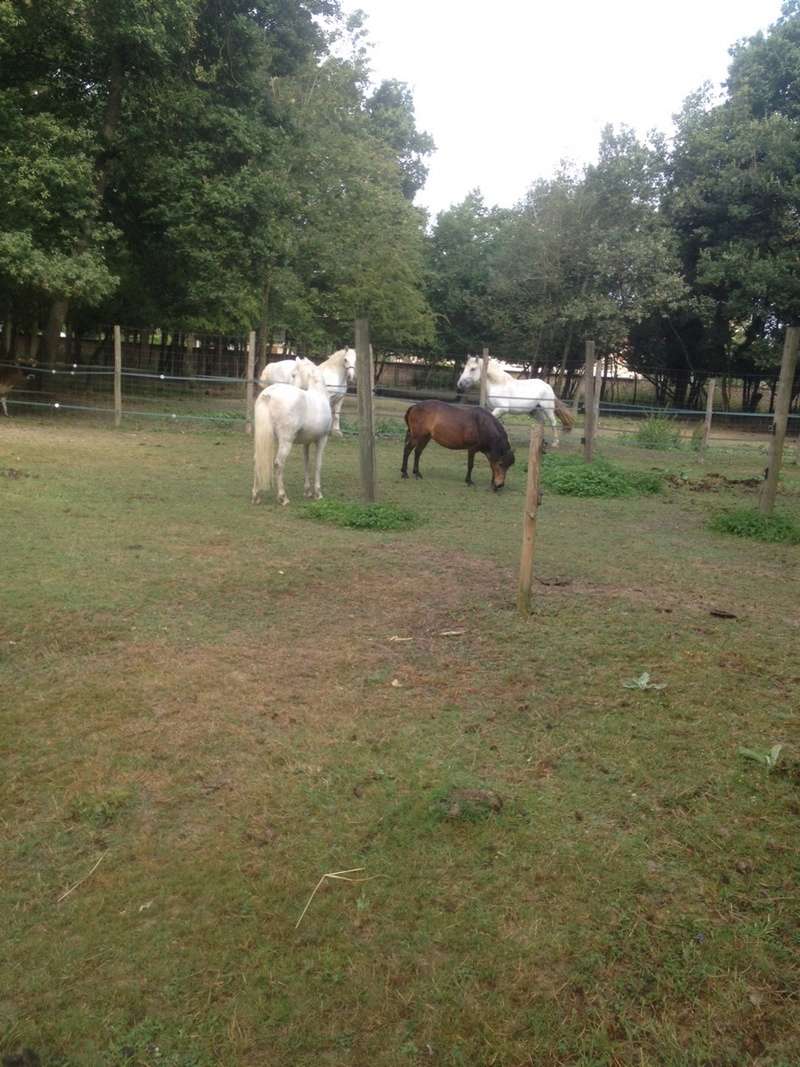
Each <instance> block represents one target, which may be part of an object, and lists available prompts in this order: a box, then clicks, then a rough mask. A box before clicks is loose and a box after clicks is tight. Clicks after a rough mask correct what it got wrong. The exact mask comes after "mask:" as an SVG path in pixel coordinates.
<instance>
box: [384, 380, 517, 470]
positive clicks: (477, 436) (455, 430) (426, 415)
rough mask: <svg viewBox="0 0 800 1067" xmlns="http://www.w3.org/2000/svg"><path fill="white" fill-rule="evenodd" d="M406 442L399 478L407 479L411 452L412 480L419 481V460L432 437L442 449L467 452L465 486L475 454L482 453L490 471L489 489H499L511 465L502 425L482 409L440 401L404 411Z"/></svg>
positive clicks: (426, 402) (512, 456) (418, 405)
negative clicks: (465, 450)
mask: <svg viewBox="0 0 800 1067" xmlns="http://www.w3.org/2000/svg"><path fill="white" fill-rule="evenodd" d="M406 426H407V427H408V433H407V434H406V443H405V447H404V449H403V466H402V468H401V470H402V473H403V477H404V478H407V477H408V457H409V456H410V455H411V451H412V449H413V452H414V477H415V478H421V477H422V475H421V474H420V473H419V457H420V456H421V455H422V450H423V449H424V448H425V446H426V445H427V443H428V441H430V440H431V438H433V440H434V441H435V442H436V443H437V445H443V446H444V447H445V448H456V449H462V448H465V449H467V453H468V456H467V485H472V484H473V482H472V465H473V464H474V462H475V453H476V452H482V453H483V454H484V455H485V456H486V458H487V459H488V460H489V466H490V467H491V468H492V489H494V490H495V491H497V490H498V489H502V488H503V486H504V485H505V482H506V471H507V470H508V468H509V467H510V466H511V465H512V464H513V462H514V453H513V452H512V451H511V445H510V444H509V443H508V434H507V433H506V431H505V428H504V427H503V424H502V423H501V422H500V421H499V420H498V419H496V418H495V417H494V415H491V414H490V413H489V412H488V411H486V409H485V408H478V407H462V406H461V405H460V404H458V405H456V404H445V403H444V402H443V401H441V400H423V401H422V403H420V404H414V405H413V407H410V408H409V409H408V411H407V412H406Z"/></svg>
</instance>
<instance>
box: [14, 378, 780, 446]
mask: <svg viewBox="0 0 800 1067" xmlns="http://www.w3.org/2000/svg"><path fill="white" fill-rule="evenodd" d="M17 366H18V365H17V364H14V363H9V362H0V369H11V368H15V367H17ZM24 370H25V372H26V373H29V374H34V375H35V376H36V388H34V389H32V388H30V387H28V386H29V383H22V384H20V385H18V386H17V387H16V388H15V389H14V391H13V393H12V394H11V395H9V396H7V403H8V405H9V406H12V405H13V406H14V407H16V408H20V409H24V408H29V409H32V410H38V411H42V412H44V411H51V412H54V413H55V412H59V411H64V412H67V411H74V412H82V413H94V414H96V415H100V416H107V415H114V414H115V409H114V408H113V407H109V406H106V405H103V404H92V403H90V402H88V401H90V400H92V399H98V400H99V399H100V398H101V397H103V398H105V397H106V396H110V395H111V394H112V391H113V385H114V376H115V370H114V368H113V367H108V366H103V365H98V364H88V365H86V364H77V363H72V364H69V363H61V364H58V365H55V366H47V367H28V368H24ZM120 376H121V378H122V379H123V380H127V381H130V382H131V384H132V385H133V383H138V384H139V385H140V386H142V387H147V386H149V391H148V390H147V389H146V388H142V389H141V390H137V391H136V392H130V391H126V392H125V393H124V399H125V400H126V401H128V403H130V402H138V406H137V407H135V408H132V407H129V406H128V407H126V406H124V405H123V408H122V416H123V417H125V418H132V417H138V418H148V419H150V418H153V419H157V418H162V419H166V420H169V421H172V422H177V421H192V420H195V421H200V422H211V423H217V424H221V423H228V424H230V423H231V422H233V421H234V419H235V420H236V421H237V422H238V421H239V420H244V418H245V414H246V413H245V410H244V388H245V386H246V385H247V383H248V379H247V377H246V376H242V375H210V374H203V375H181V374H168V373H158V372H153V371H145V370H141V369H140V368H131V367H123V368H122V369H121V372H120ZM255 384H256V385H257V386H258V387H261V386H262V384H263V383H262V382H261V381H260V380H259V379H255ZM209 390H213V392H209ZM329 390H330V391H331V393H340V392H341V391H342V390H341V388H340V387H336V386H329ZM346 392H347V395H349V396H353V395H354V393H353V392H352V390H350V389H347V390H346ZM42 394H45V395H46V396H48V397H50V399H43V397H42ZM374 395H375V398H376V400H380V399H384V400H407V401H409V402H412V403H413V402H414V401H419V400H422V399H443V400H446V401H451V402H452V401H457V402H458V403H461V404H477V402H478V396H477V391H474V392H473V395H472V396H470V395H468V394H466V393H457V392H455V391H453V390H442V389H438V390H436V389H433V390H423V389H419V388H416V389H412V388H405V389H396V388H391V387H381V386H380V385H378V386H376V388H375V393H374ZM201 399H202V403H203V405H204V406H206V407H208V406H209V405H210V406H212V407H214V408H215V409H217V410H203V411H184V412H181V411H179V410H165V409H167V408H169V407H170V406H171V404H170V401H172V402H174V401H176V400H177V401H178V402H179V403H180V404H181V405H185V404H191V403H192V402H193V401H195V402H196V401H198V400H201ZM519 400H520V398H519V397H517V396H511V395H497V394H494V395H493V396H492V398H491V401H492V402H494V401H508V402H519ZM148 404H153V405H157V407H158V410H153V409H151V410H147V409H146V408H147V405H148ZM490 407H491V403H490ZM219 409H222V410H219ZM569 410H570V411H571V414H572V415H573V416H574V415H575V414H576V413H575V411H574V409H573V408H570V409H569ZM599 411H600V415H601V419H602V417H605V418H606V419H608V418H620V419H624V420H626V421H627V420H628V419H630V420H631V421H635V420H641V419H643V418H652V417H656V418H667V419H674V420H679V419H680V420H684V421H686V422H700V421H701V420H702V419H703V418H704V417H705V413H704V412H703V411H697V410H694V409H691V408H673V407H656V406H655V405H651V404H628V403H623V402H619V401H602V402H601V403H600V407H599ZM509 414H512V415H513V414H524V412H513V411H512V412H509ZM381 417H383V418H386V419H398V420H400V419H402V417H403V413H402V412H383V413H381ZM712 417H713V419H715V420H716V422H717V425H718V426H720V424H728V425H730V424H734V425H735V424H736V423H737V422H738V420H744V423H743V424H742V429H743V430H745V431H746V432H747V435H748V436H751V435H752V436H756V435H758V434H760V433H761V434H764V435H769V433H770V432H771V427H772V418H773V417H772V415H771V414H768V413H764V412H757V411H756V412H753V411H731V410H727V409H724V408H721V409H714V411H713V412H712ZM753 420H756V421H755V422H753ZM758 420H760V422H758ZM789 426H790V430H794V428H795V427H797V432H798V435H800V414H791V415H790V416H789ZM599 431H600V433H601V434H603V433H629V432H630V431H629V430H628V429H626V428H619V427H612V426H608V425H607V423H606V424H604V423H603V422H602V421H601V423H600V426H599ZM349 432H352V431H349ZM721 440H731V441H733V440H740V438H732V437H725V438H723V437H721V436H720V435H719V434H712V441H721Z"/></svg>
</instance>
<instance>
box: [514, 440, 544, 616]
mask: <svg viewBox="0 0 800 1067" xmlns="http://www.w3.org/2000/svg"><path fill="white" fill-rule="evenodd" d="M543 439H544V427H543V426H542V424H541V423H540V422H537V423H536V424H535V425H534V426H533V428H532V429H531V443H530V447H529V449H528V484H527V486H526V489H525V514H524V515H523V518H522V553H521V555H520V560H519V591H518V592H517V611H518V612H519V613H520V614H521V615H527V614H528V613H529V612H530V610H531V586H532V585H533V550H534V547H535V544H536V517H537V513H538V510H539V464H540V461H541V457H542V441H543Z"/></svg>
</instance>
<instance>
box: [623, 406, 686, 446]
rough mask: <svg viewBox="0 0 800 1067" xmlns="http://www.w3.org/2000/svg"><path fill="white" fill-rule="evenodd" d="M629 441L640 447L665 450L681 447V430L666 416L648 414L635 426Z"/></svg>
mask: <svg viewBox="0 0 800 1067" xmlns="http://www.w3.org/2000/svg"><path fill="white" fill-rule="evenodd" d="M631 443H632V444H635V445H638V446H639V447H640V448H652V449H655V450H656V451H659V452H666V451H669V450H670V449H675V448H680V447H681V432H680V430H679V429H678V428H677V427H676V426H675V423H674V421H673V420H672V419H670V418H668V417H667V416H664V415H649V416H648V417H647V418H646V419H644V420H643V421H642V422H641V423H640V424H639V425H638V426H637V427H636V432H635V433H634V434H633V435H632V436H631Z"/></svg>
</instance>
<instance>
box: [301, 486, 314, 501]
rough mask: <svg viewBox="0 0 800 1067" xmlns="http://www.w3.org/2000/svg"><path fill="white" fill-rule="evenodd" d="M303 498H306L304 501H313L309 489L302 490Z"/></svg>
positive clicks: (312, 495)
mask: <svg viewBox="0 0 800 1067" xmlns="http://www.w3.org/2000/svg"><path fill="white" fill-rule="evenodd" d="M303 496H304V497H305V498H306V500H313V499H314V494H313V493H312V492H311V490H310V489H304V490H303Z"/></svg>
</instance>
